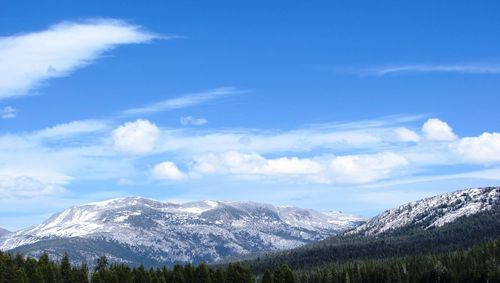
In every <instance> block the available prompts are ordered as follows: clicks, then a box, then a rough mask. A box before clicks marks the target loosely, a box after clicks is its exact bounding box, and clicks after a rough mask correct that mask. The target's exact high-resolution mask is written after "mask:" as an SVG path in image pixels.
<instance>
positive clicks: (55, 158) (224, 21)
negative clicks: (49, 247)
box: [0, 1, 500, 230]
mask: <svg viewBox="0 0 500 283" xmlns="http://www.w3.org/2000/svg"><path fill="white" fill-rule="evenodd" d="M1 6H2V7H1V9H0V62H1V64H0V73H1V74H2V76H1V78H0V117H1V118H2V119H0V150H1V152H2V154H1V155H0V196H1V197H0V227H5V228H8V229H13V230H14V229H19V228H23V227H27V226H29V225H34V224H36V223H38V222H39V221H41V220H42V219H44V218H46V217H47V216H49V215H51V214H52V213H55V212H57V211H59V210H62V209H64V208H66V207H67V206H70V205H77V204H83V203H86V202H90V201H96V200H102V199H107V198H112V197H119V196H125V195H141V196H145V197H152V198H156V199H162V200H170V201H189V200H199V199H226V200H251V201H260V202H269V203H274V204H277V205H282V204H286V205H296V206H300V207H308V208H316V209H319V210H342V211H346V212H351V213H357V214H361V215H366V216H371V215H374V214H376V213H378V212H380V211H382V210H384V209H387V208H391V207H393V206H396V205H399V204H401V203H404V202H407V201H411V200H416V199H418V198H421V197H425V196H430V195H434V194H438V193H442V192H446V191H451V190H456V189H461V188H465V187H469V186H484V185H498V184H499V183H500V166H499V164H500V134H499V133H498V132H499V131H500V129H499V123H498V122H499V121H500V114H499V112H498V105H500V95H499V93H498V91H499V90H500V54H499V51H498V50H500V37H499V32H498V27H499V26H500V18H499V17H498V13H499V12H500V3H498V1H480V2H471V1H440V2H439V1H382V2H380V1H379V2H376V3H370V2H369V1H315V2H311V1H310V3H305V2H299V1H296V2H289V1H287V2H284V1H274V2H269V1H248V2H240V3H234V1H209V2H199V1H182V2H179V1H175V2H174V1H148V2H147V3H144V1H127V2H126V3H123V2H118V1H106V2H105V3H103V2H102V1H71V3H69V2H67V1H66V2H65V1H43V3H42V2H38V1H3V2H2V4H1Z"/></svg>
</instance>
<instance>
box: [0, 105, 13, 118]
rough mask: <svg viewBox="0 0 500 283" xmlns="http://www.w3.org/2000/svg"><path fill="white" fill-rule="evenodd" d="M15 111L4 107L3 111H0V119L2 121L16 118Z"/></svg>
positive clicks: (9, 107)
mask: <svg viewBox="0 0 500 283" xmlns="http://www.w3.org/2000/svg"><path fill="white" fill-rule="evenodd" d="M16 116H17V110H16V109H14V108H13V107H11V106H5V107H4V108H3V109H0V117H1V118H2V119H12V118H16Z"/></svg>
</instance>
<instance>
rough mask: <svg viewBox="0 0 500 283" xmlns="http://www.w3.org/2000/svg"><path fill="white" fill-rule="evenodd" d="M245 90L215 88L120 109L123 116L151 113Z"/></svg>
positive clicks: (183, 106) (199, 102)
mask: <svg viewBox="0 0 500 283" xmlns="http://www.w3.org/2000/svg"><path fill="white" fill-rule="evenodd" d="M245 92H247V91H245V90H240V89H237V88H235V87H221V88H215V89H210V90H207V91H204V92H198V93H191V94H186V95H183V96H179V97H174V98H170V99H166V100H163V101H160V102H155V103H152V104H149V105H146V106H143V107H139V108H132V109H127V110H125V111H122V114H123V115H125V116H137V115H143V114H151V113H157V112H162V111H168V110H174V109H181V108H186V107H190V106H194V105H198V104H201V103H205V102H208V101H211V100H214V99H218V98H222V97H225V96H229V95H234V94H240V93H245Z"/></svg>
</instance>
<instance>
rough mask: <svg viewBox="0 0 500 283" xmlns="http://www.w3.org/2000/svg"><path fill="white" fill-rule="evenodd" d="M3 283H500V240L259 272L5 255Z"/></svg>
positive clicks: (0, 270) (0, 272) (235, 266)
mask: <svg viewBox="0 0 500 283" xmlns="http://www.w3.org/2000/svg"><path fill="white" fill-rule="evenodd" d="M0 282H1V283H12V282H14V283H28V282H30V283H70V282H72V283H73V282H75V283H233V282H235V283H247V282H248V283H250V282H262V283H292V282H296V283H299V282H300V283H306V282H307V283H313V282H317V283H322V282H324V283H329V282H331V283H337V282H339V283H340V282H342V283H355V282H356V283H358V282H359V283H361V282H404V283H411V282H442V283H445V282H489V283H491V282H500V238H499V239H496V240H494V241H489V242H487V243H483V244H479V245H475V246H474V247H472V248H468V249H464V250H458V251H453V252H444V253H439V254H432V255H421V256H411V257H394V258H387V259H371V260H351V261H344V262H335V263H331V264H325V265H322V266H317V267H314V268H303V269H300V268H299V269H295V270H292V269H291V268H290V267H289V266H288V265H286V264H282V265H281V266H279V267H277V268H272V269H266V271H265V272H263V273H253V272H252V271H251V269H250V267H249V266H245V265H243V264H241V263H230V264H227V265H225V266H217V267H215V266H208V265H206V264H200V265H198V266H193V265H191V264H187V265H175V266H174V267H173V268H167V267H163V268H149V269H146V268H145V267H144V266H143V265H140V266H138V267H129V266H127V265H125V264H110V263H109V262H108V259H107V258H106V257H104V256H103V257H101V258H99V259H98V260H97V264H96V266H95V268H93V269H89V267H88V266H87V265H86V264H81V265H77V266H73V265H72V264H71V262H70V259H69V258H68V256H67V255H65V256H64V257H63V258H62V259H61V260H60V261H51V260H49V257H48V256H47V254H43V255H42V256H41V257H40V258H38V259H33V258H25V257H23V256H22V255H20V254H15V255H14V254H11V253H0Z"/></svg>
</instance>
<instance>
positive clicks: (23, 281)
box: [14, 269, 28, 283]
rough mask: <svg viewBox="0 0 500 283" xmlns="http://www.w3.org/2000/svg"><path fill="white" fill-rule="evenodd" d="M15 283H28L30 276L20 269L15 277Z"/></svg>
mask: <svg viewBox="0 0 500 283" xmlns="http://www.w3.org/2000/svg"><path fill="white" fill-rule="evenodd" d="M14 283H28V276H27V275H26V273H25V272H24V270H22V269H18V270H16V272H15V275H14Z"/></svg>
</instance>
